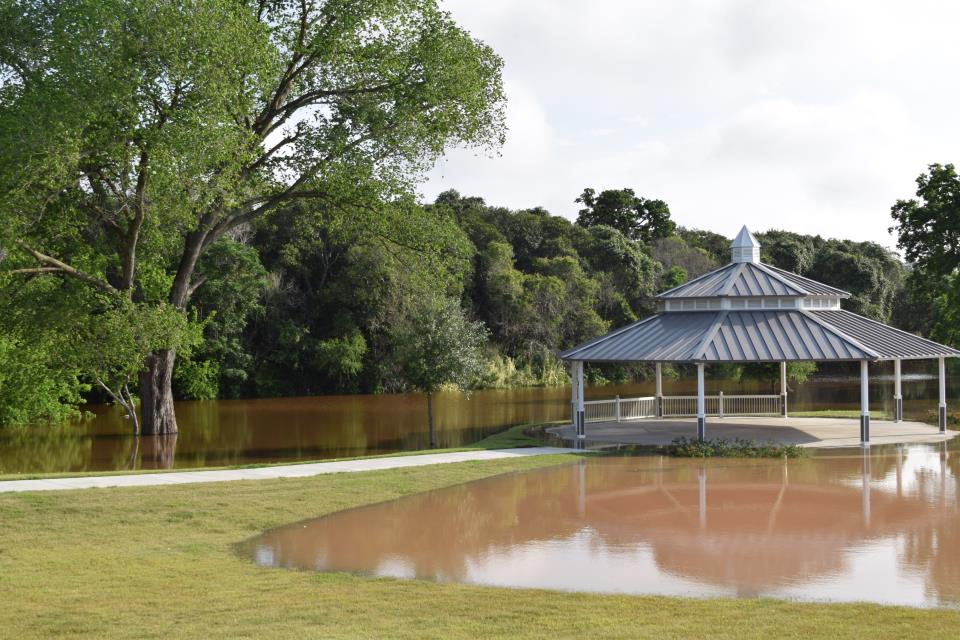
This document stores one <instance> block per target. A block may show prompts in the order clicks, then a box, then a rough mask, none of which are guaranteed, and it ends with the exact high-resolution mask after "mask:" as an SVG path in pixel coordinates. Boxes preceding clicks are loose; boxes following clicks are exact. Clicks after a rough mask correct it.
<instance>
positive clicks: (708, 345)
mask: <svg viewBox="0 0 960 640" xmlns="http://www.w3.org/2000/svg"><path fill="white" fill-rule="evenodd" d="M730 254H731V262H730V263H729V264H727V265H724V266H722V267H720V268H719V269H715V270H713V271H710V272H708V273H705V274H703V275H701V276H699V277H697V278H694V279H693V280H690V281H689V282H685V283H684V284H682V285H680V286H678V287H674V288H673V289H670V290H668V291H664V292H663V293H661V294H660V295H658V296H657V297H656V302H657V313H655V314H654V315H652V316H649V317H646V318H644V319H642V320H640V321H638V322H635V323H633V324H631V325H628V326H625V327H621V328H619V329H615V330H614V331H611V332H610V333H608V334H606V335H604V336H600V337H598V338H595V339H593V340H590V341H588V342H585V343H583V344H581V345H579V346H576V347H574V348H573V349H569V350H567V351H565V352H563V353H561V354H560V357H561V358H562V359H563V360H566V361H567V362H570V364H571V366H572V368H573V422H574V425H575V426H576V427H577V433H578V434H579V435H580V436H581V437H583V434H584V424H585V418H584V410H583V406H584V405H583V402H584V401H583V363H584V362H615V363H636V362H652V363H655V364H656V365H657V395H656V402H655V403H651V405H652V406H653V407H654V409H653V411H654V413H653V417H661V416H662V415H663V412H662V401H661V396H662V393H661V385H660V365H661V364H662V363H665V362H667V363H687V364H695V365H697V408H696V416H697V422H698V429H697V434H698V436H699V437H700V438H701V439H703V437H704V425H705V418H706V409H705V403H704V402H705V398H704V386H703V384H704V383H703V375H704V373H703V371H704V365H707V364H711V363H747V362H769V363H774V362H775V363H779V364H780V371H781V392H780V403H779V404H780V406H779V413H780V414H781V415H783V416H786V415H787V387H786V365H787V363H788V362H824V361H838V360H839V361H848V362H849V361H858V362H859V363H860V372H861V420H860V429H861V431H860V433H861V439H862V441H863V442H865V443H867V442H869V440H870V412H869V406H868V388H867V384H868V365H869V363H870V362H878V361H883V360H892V361H893V362H894V400H895V406H894V420H895V421H900V420H902V418H903V405H902V393H901V389H900V361H901V360H903V359H922V358H935V359H938V360H939V369H940V403H939V423H940V430H941V431H945V429H946V391H945V389H946V387H945V382H944V375H945V374H944V358H949V357H956V356H960V351H958V350H956V349H953V348H952V347H948V346H945V345H942V344H938V343H936V342H933V341H931V340H927V339H925V338H921V337H920V336H916V335H913V334H911V333H907V332H906V331H902V330H900V329H896V328H894V327H890V326H887V325H885V324H883V323H881V322H877V321H876V320H871V319H869V318H864V317H863V316H859V315H857V314H855V313H851V312H849V311H845V310H843V309H842V308H841V306H840V302H841V300H843V299H846V298H849V297H850V294H849V293H847V292H846V291H844V290H842V289H838V288H836V287H832V286H830V285H826V284H823V283H822V282H817V281H816V280H811V279H810V278H805V277H803V276H800V275H797V274H795V273H791V272H789V271H784V270H783V269H778V268H777V267H774V266H772V265H768V264H764V263H763V262H761V261H760V243H759V242H757V239H756V238H755V237H754V236H753V234H752V233H750V231H749V230H748V229H747V228H746V227H743V228H742V229H741V230H740V233H738V234H737V236H736V238H734V240H733V242H732V243H731V245H730Z"/></svg>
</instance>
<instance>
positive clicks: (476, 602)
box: [0, 456, 960, 640]
mask: <svg viewBox="0 0 960 640" xmlns="http://www.w3.org/2000/svg"><path fill="white" fill-rule="evenodd" d="M569 459H570V458H569V457H567V456H549V457H547V456H544V457H536V458H524V459H517V460H497V461H488V462H470V463H462V464H448V465H436V466H430V467H420V468H415V469H397V470H391V471H382V472H370V473H362V474H341V475H334V476H319V477H313V478H304V479H296V480H263V481H256V482H231V483H223V484H207V485H192V486H167V487H151V488H142V489H100V490H87V491H65V492H52V493H35V494H5V495H0V602H3V607H0V630H2V633H0V635H3V636H4V637H10V638H20V639H30V638H46V637H51V636H63V637H88V638H120V637H138V638H163V639H164V640H166V639H168V638H183V637H203V638H238V637H251V638H253V637H256V638H304V637H323V638H361V637H363V638H366V637H390V638H424V637H430V638H470V639H471V640H473V639H474V638H477V637H484V638H486V637H503V638H535V637H554V638H555V637H571V636H577V637H611V638H639V637H656V638H689V637H707V636H709V637H713V638H745V637H758V638H770V637H795V638H814V637H829V638H854V637H867V636H869V637H871V638H902V637H943V638H948V637H950V638H952V637H954V636H955V634H956V629H957V628H958V625H960V612H957V611H946V610H932V611H929V610H917V609H907V608H893V607H889V608H888V607H879V606H874V605H811V604H793V603H784V602H776V601H771V600H727V599H720V600H687V599H676V598H656V597H645V598H638V597H627V596H601V595H589V594H572V593H556V592H549V591H537V590H511V589H498V588H481V587H471V586H460V585H450V584H434V583H431V582H424V581H400V580H388V579H369V578H361V577H355V576H351V575H346V574H315V573H311V572H302V571H286V570H276V569H265V568H260V567H257V566H256V565H254V564H253V563H251V562H249V561H248V560H246V559H245V558H241V557H238V556H236V555H235V553H234V545H235V543H237V542H240V541H242V540H244V539H246V538H248V537H250V536H252V535H254V534H256V533H257V532H259V531H261V530H263V529H265V528H269V527H274V526H277V525H280V524H284V523H287V522H291V521H296V520H299V519H303V518H308V517H312V516H316V515H320V514H324V513H329V512H332V511H336V510H340V509H344V508H348V507H353V506H358V505H362V504H368V503H373V502H378V501H382V500H388V499H391V498H395V497H398V496H402V495H407V494H411V493H416V492H420V491H426V490H429V489H435V488H438V487H443V486H447V485H450V484H455V483H459V482H464V481H468V480H473V479H477V478H481V477H485V476H489V475H492V474H496V473H502V472H506V471H515V470H523V469H532V468H536V467H541V466H544V465H549V464H556V463H561V462H564V461H565V460H569Z"/></svg>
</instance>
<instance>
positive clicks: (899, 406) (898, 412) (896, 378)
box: [893, 358, 903, 422]
mask: <svg viewBox="0 0 960 640" xmlns="http://www.w3.org/2000/svg"><path fill="white" fill-rule="evenodd" d="M893 421H894V422H902V421H903V390H902V389H901V387H900V358H897V359H896V360H894V361H893Z"/></svg>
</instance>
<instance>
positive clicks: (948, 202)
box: [890, 164, 960, 275]
mask: <svg viewBox="0 0 960 640" xmlns="http://www.w3.org/2000/svg"><path fill="white" fill-rule="evenodd" d="M927 169H928V173H923V174H920V177H918V178H917V193H916V195H917V199H911V200H897V203H896V204H895V205H893V207H892V209H891V212H890V213H891V215H892V217H893V220H894V225H893V227H891V229H890V231H891V232H894V231H895V232H896V233H897V235H898V243H897V244H898V246H899V247H900V248H901V249H903V251H904V255H905V256H906V258H907V260H908V261H909V262H911V263H913V264H915V265H916V266H917V268H919V269H922V270H924V271H929V272H931V273H936V274H940V275H946V274H952V273H955V272H957V270H958V269H960V176H958V175H957V171H956V169H955V168H954V166H953V165H952V164H946V165H941V164H931V165H930V166H929V167H928V168H927Z"/></svg>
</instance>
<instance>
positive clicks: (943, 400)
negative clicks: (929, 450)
mask: <svg viewBox="0 0 960 640" xmlns="http://www.w3.org/2000/svg"><path fill="white" fill-rule="evenodd" d="M939 364H940V407H939V409H940V411H939V414H940V433H945V432H946V431H947V367H946V364H944V359H943V356H940V363H939Z"/></svg>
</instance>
